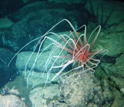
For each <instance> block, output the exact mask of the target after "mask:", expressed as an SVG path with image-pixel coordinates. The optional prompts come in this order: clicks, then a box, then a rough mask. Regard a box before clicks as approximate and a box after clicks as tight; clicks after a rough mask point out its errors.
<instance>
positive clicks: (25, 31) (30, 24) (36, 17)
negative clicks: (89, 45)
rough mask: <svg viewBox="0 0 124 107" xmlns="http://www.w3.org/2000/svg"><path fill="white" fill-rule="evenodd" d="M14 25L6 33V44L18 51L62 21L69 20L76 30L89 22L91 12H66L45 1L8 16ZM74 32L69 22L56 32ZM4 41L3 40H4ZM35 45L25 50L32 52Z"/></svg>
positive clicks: (59, 27) (27, 6) (55, 30)
mask: <svg viewBox="0 0 124 107" xmlns="http://www.w3.org/2000/svg"><path fill="white" fill-rule="evenodd" d="M8 18H9V19H11V20H12V21H13V22H14V24H13V25H12V26H11V27H10V28H9V29H8V30H6V31H5V32H4V35H3V36H2V37H4V44H3V45H6V46H9V47H11V48H12V49H13V51H18V50H19V49H20V48H21V47H22V46H24V45H25V44H26V43H27V42H29V41H31V40H32V39H34V38H36V37H39V36H42V35H43V34H44V33H45V32H47V31H48V30H49V29H50V28H51V27H52V26H54V25H55V24H56V23H58V22H59V21H61V20H62V19H64V18H66V19H68V20H69V21H70V22H71V23H72V25H73V26H74V27H75V29H77V28H79V27H80V26H81V25H83V24H87V23H88V20H89V12H88V11H87V10H86V9H84V8H83V9H81V10H76V9H75V10H74V9H73V10H66V9H64V8H54V7H53V6H52V5H51V4H49V3H46V2H44V1H40V2H34V3H32V4H28V5H26V6H25V7H23V8H22V9H20V10H18V11H16V12H14V13H13V14H10V15H9V16H8ZM70 30H72V29H71V28H70V26H69V24H68V23H67V22H62V23H60V24H59V25H58V26H57V27H56V28H55V29H54V30H53V29H52V31H54V32H62V31H70ZM2 39H3V38H2ZM34 46H35V43H33V44H31V45H30V46H29V47H27V48H26V49H25V50H32V49H33V47H34Z"/></svg>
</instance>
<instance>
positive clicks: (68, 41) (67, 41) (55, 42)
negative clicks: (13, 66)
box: [9, 19, 105, 82]
mask: <svg viewBox="0 0 124 107" xmlns="http://www.w3.org/2000/svg"><path fill="white" fill-rule="evenodd" d="M64 21H65V22H67V23H68V24H69V26H70V27H71V29H72V30H71V31H70V32H69V34H66V33H64V34H61V35H59V34H57V33H55V32H52V30H53V29H54V28H55V27H57V26H58V25H59V24H61V23H62V22H64ZM79 29H84V32H83V33H81V34H80V33H78V32H77V30H79ZM79 29H77V30H76V29H75V28H74V26H73V25H72V24H71V22H70V21H69V20H67V19H63V20H61V21H60V22H58V23H57V24H55V25H54V26H53V27H52V28H51V29H50V30H48V31H47V32H46V33H45V34H44V35H42V36H41V37H38V38H36V39H34V40H32V41H30V42H29V43H27V44H26V45H25V46H23V47H22V48H21V49H20V50H19V51H18V52H17V53H16V54H15V56H16V55H17V54H18V53H19V52H20V51H21V50H22V49H24V48H25V47H26V46H27V45H29V44H30V43H32V42H34V41H36V40H38V42H37V44H36V46H35V49H34V51H33V52H32V54H31V55H30V57H29V59H28V61H27V63H26V65H25V71H26V70H27V64H28V62H29V61H30V59H31V58H32V55H33V53H34V52H35V51H36V49H37V48H38V52H37V55H36V58H35V61H34V63H33V66H32V68H31V69H30V71H29V73H28V75H27V82H28V77H29V75H30V73H31V71H32V70H33V68H34V66H35V64H36V62H37V60H38V58H39V57H40V56H41V55H42V54H43V52H44V51H46V50H47V49H48V48H49V47H51V52H50V54H49V56H48V59H47V60H46V64H45V66H44V68H43V69H42V70H44V71H45V72H46V73H47V78H46V82H47V81H48V79H49V76H50V74H51V72H52V70H53V68H61V69H60V70H59V71H58V72H57V73H56V74H55V76H54V77H53V78H52V79H51V81H54V79H55V78H57V77H62V76H64V75H66V74H67V73H70V72H71V71H74V70H77V69H82V70H81V72H78V73H77V74H79V73H84V72H87V71H93V72H94V71H95V70H94V68H95V67H97V66H98V64H99V63H100V59H96V58H95V56H96V55H97V54H99V53H101V52H105V51H103V50H102V49H100V50H94V49H92V47H93V45H94V43H95V41H96V39H97V37H98V35H99V33H100V30H101V26H100V25H99V26H97V27H96V28H95V29H94V30H93V31H92V33H91V34H90V36H89V38H88V39H87V37H86V25H83V26H81V27H80V28H79ZM94 32H96V34H95V33H94ZM94 34H95V37H94V39H93V40H92V41H91V38H92V36H93V35H94ZM50 35H54V36H55V37H56V39H53V38H52V37H51V36H50ZM47 40H50V41H51V43H50V44H48V45H47V46H45V48H43V49H42V48H41V47H42V46H43V44H44V42H45V41H47ZM62 42H63V43H62ZM59 48H60V52H59V53H58V55H54V54H53V53H54V51H55V49H59ZM64 51H66V52H67V54H66V55H65V56H61V55H62V53H63V52H64ZM15 56H14V57H15ZM14 57H13V58H14ZM13 58H12V59H11V60H10V62H9V65H10V63H11V61H12V60H13ZM52 58H54V62H53V63H52V65H51V67H50V68H49V69H47V68H48V66H49V65H50V61H51V60H52ZM60 58H65V59H66V61H64V62H63V63H61V64H60V65H56V63H57V61H58V60H60ZM69 65H72V69H71V70H69V71H67V72H65V73H63V74H62V72H63V71H64V69H65V68H67V67H68V66H69Z"/></svg>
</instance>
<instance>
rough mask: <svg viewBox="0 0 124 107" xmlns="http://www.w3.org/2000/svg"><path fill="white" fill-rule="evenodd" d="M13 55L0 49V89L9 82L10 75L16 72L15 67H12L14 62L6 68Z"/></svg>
mask: <svg viewBox="0 0 124 107" xmlns="http://www.w3.org/2000/svg"><path fill="white" fill-rule="evenodd" d="M13 55H14V53H12V52H11V51H9V50H7V49H4V48H0V87H2V86H3V85H4V84H5V83H6V82H8V81H9V80H11V77H12V75H13V74H14V73H15V72H16V67H15V65H14V62H15V61H14V60H13V61H12V63H11V64H10V66H8V63H9V61H10V59H11V58H12V56H13Z"/></svg>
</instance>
